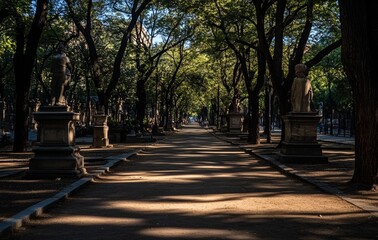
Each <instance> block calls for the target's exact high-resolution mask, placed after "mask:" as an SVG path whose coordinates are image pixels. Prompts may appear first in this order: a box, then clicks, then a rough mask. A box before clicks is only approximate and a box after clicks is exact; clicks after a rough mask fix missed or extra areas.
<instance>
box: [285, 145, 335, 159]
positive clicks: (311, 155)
mask: <svg viewBox="0 0 378 240" xmlns="http://www.w3.org/2000/svg"><path fill="white" fill-rule="evenodd" d="M278 157H279V160H280V161H281V162H287V163H328V158H327V157H325V156H323V155H322V149H321V145H320V144H319V143H317V142H307V143H298V142H296V143H293V142H285V141H284V142H283V143H282V147H281V151H280V152H279V153H278Z"/></svg>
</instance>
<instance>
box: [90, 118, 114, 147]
mask: <svg viewBox="0 0 378 240" xmlns="http://www.w3.org/2000/svg"><path fill="white" fill-rule="evenodd" d="M108 131H109V127H108V125H107V116H106V115H105V114H101V115H95V126H94V127H93V143H92V147H94V148H101V147H111V146H110V145H109V137H108Z"/></svg>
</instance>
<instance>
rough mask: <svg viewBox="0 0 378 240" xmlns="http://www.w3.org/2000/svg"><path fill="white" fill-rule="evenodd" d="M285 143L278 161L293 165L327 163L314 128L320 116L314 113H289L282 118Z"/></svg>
mask: <svg viewBox="0 0 378 240" xmlns="http://www.w3.org/2000/svg"><path fill="white" fill-rule="evenodd" d="M282 118H283V121H284V123H285V141H283V142H282V146H281V151H280V153H279V154H278V156H279V159H280V161H283V162H293V163H327V162H328V159H327V157H325V156H323V154H322V149H321V145H320V144H319V143H318V141H317V133H316V128H317V124H318V123H319V121H320V119H321V116H319V115H316V113H291V114H289V115H286V116H283V117H282Z"/></svg>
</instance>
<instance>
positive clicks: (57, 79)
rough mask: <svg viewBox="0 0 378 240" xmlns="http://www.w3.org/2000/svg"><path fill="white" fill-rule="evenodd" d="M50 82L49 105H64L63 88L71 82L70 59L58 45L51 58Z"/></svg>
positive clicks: (62, 47) (61, 46)
mask: <svg viewBox="0 0 378 240" xmlns="http://www.w3.org/2000/svg"><path fill="white" fill-rule="evenodd" d="M51 71H52V82H51V105H53V106H57V105H58V106H59V105H65V104H66V99H65V96H64V92H65V87H66V86H67V85H68V83H69V81H70V80H71V63H70V59H69V58H68V57H67V55H66V53H65V52H64V46H63V45H62V44H60V45H59V46H58V49H57V52H56V53H55V55H54V56H53V58H52V63H51Z"/></svg>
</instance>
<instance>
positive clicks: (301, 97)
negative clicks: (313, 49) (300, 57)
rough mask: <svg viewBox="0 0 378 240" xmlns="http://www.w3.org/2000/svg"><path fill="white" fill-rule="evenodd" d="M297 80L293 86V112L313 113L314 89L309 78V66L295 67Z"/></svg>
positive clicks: (299, 65)
mask: <svg viewBox="0 0 378 240" xmlns="http://www.w3.org/2000/svg"><path fill="white" fill-rule="evenodd" d="M295 76H296V77H295V78H294V81H293V85H292V86H291V106H292V112H311V107H310V105H311V102H312V97H313V96H312V87H311V82H310V80H309V79H308V78H307V66H306V65H304V64H297V65H296V66H295Z"/></svg>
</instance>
